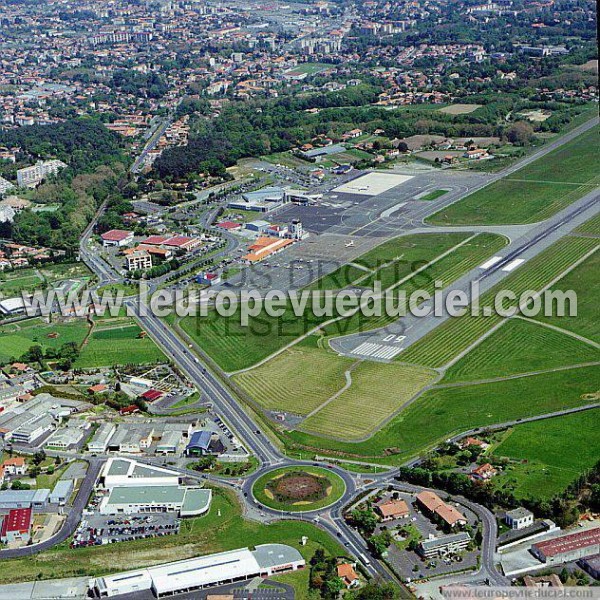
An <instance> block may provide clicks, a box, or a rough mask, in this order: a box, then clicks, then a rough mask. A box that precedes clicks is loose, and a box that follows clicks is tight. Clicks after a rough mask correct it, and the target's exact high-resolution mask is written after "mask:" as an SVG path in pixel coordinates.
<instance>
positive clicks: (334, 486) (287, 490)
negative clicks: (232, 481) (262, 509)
mask: <svg viewBox="0 0 600 600" xmlns="http://www.w3.org/2000/svg"><path fill="white" fill-rule="evenodd" d="M345 492H346V484H345V483H344V480H343V479H342V478H341V477H340V476H339V475H337V474H336V473H334V472H332V471H329V470H328V469H324V468H322V467H313V466H310V467H309V466H304V465H298V466H290V467H281V468H279V469H274V470H272V471H269V472H268V473H265V474H264V475H261V476H260V477H259V478H258V479H257V480H256V481H255V482H254V485H253V486H252V494H253V495H254V498H255V499H256V500H257V501H258V502H260V504H262V505H264V506H266V507H267V508H270V509H272V510H282V511H286V512H308V511H312V510H320V509H322V508H325V507H327V506H330V505H331V504H334V503H335V502H337V501H338V500H339V499H340V498H342V497H343V496H344V494H345Z"/></svg>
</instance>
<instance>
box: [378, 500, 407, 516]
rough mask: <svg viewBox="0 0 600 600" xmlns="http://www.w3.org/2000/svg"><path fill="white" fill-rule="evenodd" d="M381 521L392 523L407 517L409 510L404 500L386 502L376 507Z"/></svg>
mask: <svg viewBox="0 0 600 600" xmlns="http://www.w3.org/2000/svg"><path fill="white" fill-rule="evenodd" d="M376 510H377V512H378V513H379V514H380V515H381V520H382V521H393V520H394V519H403V518H404V517H408V515H409V514H410V510H409V509H408V505H407V504H406V502H404V500H388V501H387V502H383V503H382V504H380V505H379V506H377V507H376Z"/></svg>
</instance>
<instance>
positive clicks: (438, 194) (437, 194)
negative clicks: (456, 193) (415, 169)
mask: <svg viewBox="0 0 600 600" xmlns="http://www.w3.org/2000/svg"><path fill="white" fill-rule="evenodd" d="M447 193H448V190H433V191H431V192H429V193H428V194H425V195H424V196H421V197H420V198H418V199H419V200H425V201H426V202H431V201H432V200H437V199H438V198H441V197H442V196H443V195H444V194H447Z"/></svg>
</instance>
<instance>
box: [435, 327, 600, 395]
mask: <svg viewBox="0 0 600 600" xmlns="http://www.w3.org/2000/svg"><path fill="white" fill-rule="evenodd" d="M599 360H600V350H598V349H597V348H595V347H593V346H591V345H588V344H585V343H584V342H581V341H579V340H577V339H574V338H572V337H570V336H568V335H565V334H564V333H560V332H558V331H554V330H552V329H549V328H547V327H543V326H541V325H537V324H535V323H532V322H531V321H525V320H523V319H519V318H515V319H508V320H507V321H506V322H505V323H504V324H503V325H502V326H501V327H500V328H499V329H497V330H496V331H495V332H494V333H492V334H491V335H490V336H488V337H487V338H485V339H484V340H483V341H482V342H481V343H480V344H479V345H477V346H476V347H475V348H474V349H473V350H471V351H470V352H469V353H468V354H467V355H466V356H464V357H463V358H462V359H461V360H459V361H458V362H457V363H456V364H454V365H453V366H452V367H450V368H449V369H448V371H447V372H446V375H445V377H444V379H443V381H442V383H450V382H454V381H474V380H477V379H486V378H491V377H505V376H508V375H516V374H519V373H528V372H532V371H540V370H544V369H553V368H560V367H564V366H566V365H576V364H582V363H586V362H592V361H599Z"/></svg>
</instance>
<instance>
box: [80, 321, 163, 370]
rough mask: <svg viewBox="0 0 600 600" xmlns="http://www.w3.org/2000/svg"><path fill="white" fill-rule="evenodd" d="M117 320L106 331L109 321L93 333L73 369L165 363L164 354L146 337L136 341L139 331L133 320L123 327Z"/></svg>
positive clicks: (103, 322) (104, 322)
mask: <svg viewBox="0 0 600 600" xmlns="http://www.w3.org/2000/svg"><path fill="white" fill-rule="evenodd" d="M122 321H123V320H122V319H119V320H118V324H117V326H116V327H115V326H113V327H110V326H108V324H109V323H110V321H109V320H106V321H102V326H101V327H100V328H98V329H95V330H94V332H93V333H92V335H91V336H90V339H89V340H88V343H87V344H86V345H85V346H84V347H83V348H82V349H81V355H80V356H79V359H78V360H77V362H76V364H75V366H76V367H79V368H85V367H88V368H90V367H107V366H112V365H125V364H131V363H133V364H145V363H154V362H158V361H161V360H165V357H164V354H163V353H162V352H161V351H160V350H159V348H158V346H157V345H156V344H155V343H154V342H153V341H152V339H150V338H149V337H145V338H140V337H139V335H140V332H141V329H140V327H139V326H138V325H137V324H135V322H134V321H133V320H129V322H127V323H126V324H123V323H122Z"/></svg>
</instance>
